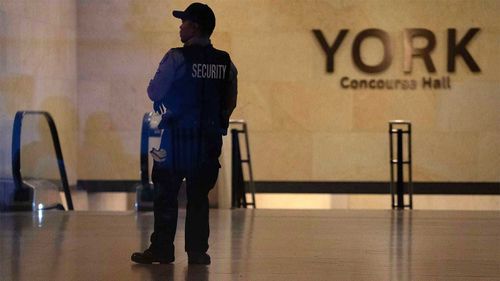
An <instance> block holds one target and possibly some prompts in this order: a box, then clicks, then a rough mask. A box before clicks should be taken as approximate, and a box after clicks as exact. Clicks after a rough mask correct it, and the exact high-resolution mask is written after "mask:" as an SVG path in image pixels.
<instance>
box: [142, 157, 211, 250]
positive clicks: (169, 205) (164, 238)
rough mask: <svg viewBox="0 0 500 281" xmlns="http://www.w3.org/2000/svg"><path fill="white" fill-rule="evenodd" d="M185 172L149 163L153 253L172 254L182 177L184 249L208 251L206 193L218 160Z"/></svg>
mask: <svg viewBox="0 0 500 281" xmlns="http://www.w3.org/2000/svg"><path fill="white" fill-rule="evenodd" d="M203 162H204V163H201V165H200V166H198V168H196V169H190V170H188V171H181V170H174V169H168V168H162V167H161V166H160V165H156V163H155V165H154V166H153V173H152V179H153V184H154V232H153V234H152V235H151V249H152V251H153V252H154V253H155V254H157V255H162V256H163V255H167V256H169V255H171V256H173V255H174V250H175V249H174V238H175V232H176V229H177V215H178V201H177V195H178V193H179V188H180V187H181V184H182V180H183V179H184V178H186V193H187V200H188V202H187V207H186V228H185V235H186V236H185V250H186V252H201V253H204V252H206V251H207V250H208V237H209V235H210V228H209V219H208V212H209V205H208V192H209V191H210V190H211V189H212V188H213V187H214V185H215V182H216V181H217V176H218V173H219V167H220V166H219V163H218V161H217V159H215V161H208V162H205V161H203Z"/></svg>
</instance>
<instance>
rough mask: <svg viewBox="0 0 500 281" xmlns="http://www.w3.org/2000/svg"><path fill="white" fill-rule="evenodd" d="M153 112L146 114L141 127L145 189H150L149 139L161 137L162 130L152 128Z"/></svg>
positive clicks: (141, 157)
mask: <svg viewBox="0 0 500 281" xmlns="http://www.w3.org/2000/svg"><path fill="white" fill-rule="evenodd" d="M152 116H153V113H152V112H149V113H145V114H144V116H143V118H142V127H141V153H140V163H141V184H142V186H144V187H149V138H150V137H160V136H161V130H160V129H157V128H152V127H151V118H152Z"/></svg>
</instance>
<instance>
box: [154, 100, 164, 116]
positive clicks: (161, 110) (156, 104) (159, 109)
mask: <svg viewBox="0 0 500 281" xmlns="http://www.w3.org/2000/svg"><path fill="white" fill-rule="evenodd" d="M153 109H154V111H155V112H156V113H159V114H163V113H165V111H167V108H166V107H165V105H163V103H162V102H161V101H155V102H153Z"/></svg>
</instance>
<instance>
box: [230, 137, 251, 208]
mask: <svg viewBox="0 0 500 281" xmlns="http://www.w3.org/2000/svg"><path fill="white" fill-rule="evenodd" d="M238 133H239V131H238V130H236V129H232V130H231V140H232V157H231V162H232V163H231V164H232V165H231V167H232V169H231V170H232V173H231V174H232V181H231V187H232V188H231V189H232V191H231V195H232V198H231V202H232V204H231V207H232V208H241V207H242V206H243V207H244V208H246V207H247V203H246V197H245V182H244V181H243V167H242V162H241V150H240V141H239V138H238Z"/></svg>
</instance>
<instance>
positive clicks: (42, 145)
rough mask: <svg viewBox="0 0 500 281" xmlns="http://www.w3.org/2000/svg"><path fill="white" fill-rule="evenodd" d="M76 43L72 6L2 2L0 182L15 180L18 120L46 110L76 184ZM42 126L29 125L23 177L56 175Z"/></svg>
mask: <svg viewBox="0 0 500 281" xmlns="http://www.w3.org/2000/svg"><path fill="white" fill-rule="evenodd" d="M76 43H77V42H76V5H75V2H74V1H67V0H45V1H31V0H24V1H23V0H0V132H1V133H0V179H1V178H4V179H5V178H11V175H12V172H11V152H10V150H11V137H12V122H13V119H14V114H15V113H16V111H18V110H46V111H49V112H50V113H51V114H52V115H53V117H54V119H55V122H56V124H57V127H58V130H59V134H60V138H61V143H62V150H63V154H64V157H65V161H66V168H67V172H68V176H69V178H70V181H71V182H72V183H75V182H76V178H77V174H76V170H77V168H76V166H77V161H76V151H77V139H76V136H77V132H78V127H77V124H78V122H77V118H78V114H77V103H76V100H77V96H76V85H77V75H76V45H77V44H76ZM31 121H33V120H31ZM27 123H30V122H27ZM43 125H44V124H43V123H39V122H37V121H35V122H31V123H30V124H25V126H26V127H27V128H24V129H25V130H23V145H24V147H23V152H24V155H23V157H24V159H25V160H26V161H24V162H23V165H22V167H21V168H22V169H23V173H24V175H32V176H35V175H40V174H44V175H53V174H54V173H53V172H54V171H57V170H52V168H55V167H56V162H55V155H54V154H51V155H49V152H48V151H47V150H46V148H47V147H48V148H52V147H51V145H52V144H51V143H46V142H45V137H46V136H47V134H48V128H47V127H44V126H43ZM30 129H31V130H30ZM28 131H30V132H28ZM48 140H50V139H48ZM48 162H50V164H48ZM47 167H51V168H48V169H50V170H51V171H46V169H47ZM0 197H1V196H0Z"/></svg>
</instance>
